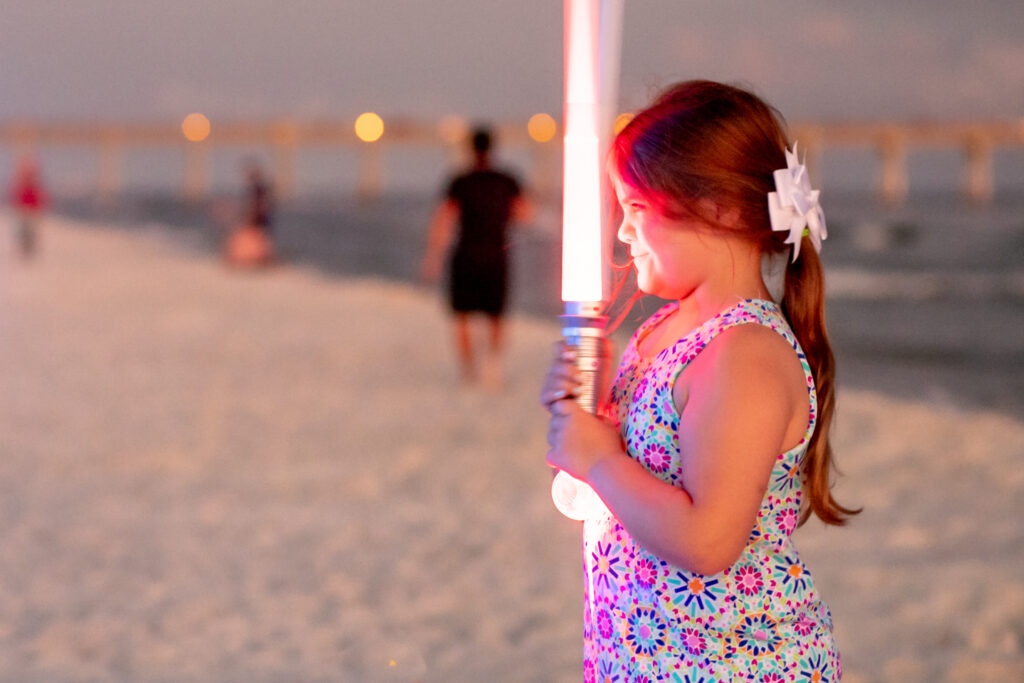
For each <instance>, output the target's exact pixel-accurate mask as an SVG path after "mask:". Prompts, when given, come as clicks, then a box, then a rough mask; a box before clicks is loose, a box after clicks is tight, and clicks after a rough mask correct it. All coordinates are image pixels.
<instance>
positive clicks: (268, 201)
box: [245, 160, 274, 236]
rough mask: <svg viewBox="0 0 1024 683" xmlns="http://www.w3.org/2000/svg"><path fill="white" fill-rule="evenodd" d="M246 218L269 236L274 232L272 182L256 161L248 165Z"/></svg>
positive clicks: (246, 173)
mask: <svg viewBox="0 0 1024 683" xmlns="http://www.w3.org/2000/svg"><path fill="white" fill-rule="evenodd" d="M245 175H246V200H247V203H246V216H247V219H248V222H249V224H250V225H254V226H256V227H258V228H259V229H261V230H262V231H263V232H265V233H266V234H267V235H268V236H269V235H270V234H271V232H272V224H271V219H272V218H273V209H274V205H273V199H274V198H273V193H272V188H271V186H270V181H268V180H267V177H266V175H265V174H264V173H263V168H262V167H261V166H260V165H259V163H258V162H256V161H252V160H251V161H249V162H248V164H247V165H246V171H245Z"/></svg>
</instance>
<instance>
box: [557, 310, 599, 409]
mask: <svg viewBox="0 0 1024 683" xmlns="http://www.w3.org/2000/svg"><path fill="white" fill-rule="evenodd" d="M603 308H604V304H603V303H602V302H600V301H567V302H566V303H565V315H562V316H560V318H559V319H560V320H561V322H562V338H563V339H564V340H565V345H566V346H567V347H568V348H569V349H571V350H572V351H574V352H575V354H576V357H575V366H576V370H577V372H578V373H579V376H580V386H579V388H578V389H577V390H576V402H577V403H579V404H580V406H581V407H582V408H583V409H584V410H586V411H587V412H589V413H593V414H597V412H598V410H599V409H600V407H601V399H602V397H601V396H600V393H601V391H602V388H603V387H602V379H603V376H604V368H605V364H606V363H607V360H608V355H609V354H608V339H607V338H606V337H605V334H604V330H605V325H607V323H608V317H607V316H605V315H602V314H601V311H602V310H603Z"/></svg>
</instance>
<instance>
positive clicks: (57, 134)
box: [0, 119, 1024, 205]
mask: <svg viewBox="0 0 1024 683" xmlns="http://www.w3.org/2000/svg"><path fill="white" fill-rule="evenodd" d="M466 125H467V124H465V123H464V122H461V121H459V120H451V119H449V120H442V121H441V122H428V121H420V120H413V119H390V120H388V121H387V122H386V128H385V132H384V135H383V136H382V137H381V138H380V139H378V140H375V141H373V142H364V141H363V140H360V139H359V137H358V136H357V135H356V132H355V130H354V128H353V122H351V121H341V120H335V121H319V122H300V121H293V120H278V121H266V122H217V123H215V124H214V125H213V127H212V130H211V132H210V133H209V135H208V136H205V137H204V138H203V139H202V140H199V141H190V140H188V139H186V137H185V135H184V134H183V132H182V128H181V126H180V125H179V124H175V123H155V124H150V123H76V122H51V123H45V122H8V123H3V124H0V147H6V148H7V149H8V150H10V151H11V152H13V153H14V154H15V155H17V154H20V153H22V152H25V151H32V150H39V149H42V148H49V147H79V148H82V147H85V148H91V149H94V150H95V151H96V158H97V162H96V187H95V191H96V192H97V194H99V195H100V196H108V197H109V196H115V195H117V194H118V193H119V192H120V191H121V190H122V188H123V186H124V174H123V166H124V155H125V153H126V152H127V151H128V150H130V149H138V148H180V149H181V150H182V152H183V159H184V161H183V164H182V166H183V168H182V181H181V189H182V193H183V194H184V195H185V196H186V197H189V198H199V197H202V196H205V194H206V193H207V192H208V191H209V165H210V164H209V156H210V151H211V149H213V148H214V147H218V148H220V147H231V146H237V147H242V146H248V147H254V146H255V147H264V148H267V149H270V150H271V151H272V159H273V165H274V179H275V184H276V187H277V189H278V192H279V194H280V195H281V196H283V197H287V196H289V195H291V194H292V193H294V192H295V191H296V189H297V188H296V164H297V159H298V158H299V155H300V154H301V153H302V150H303V149H311V148H317V149H324V148H337V149H338V150H339V153H341V154H350V155H354V156H355V158H356V159H357V160H358V161H357V164H358V173H357V178H358V179H357V183H356V185H357V186H356V187H355V188H354V189H355V191H356V193H357V194H358V195H359V196H360V197H363V198H366V199H372V198H374V197H377V196H379V195H380V194H381V192H383V191H384V189H385V169H386V165H387V152H388V149H391V148H395V147H398V146H403V145H405V146H425V147H436V148H439V149H444V150H445V152H446V154H448V155H457V154H458V153H459V151H460V150H461V146H462V144H463V140H462V138H463V136H464V132H465V130H466ZM495 128H496V131H497V133H498V135H499V137H500V139H501V141H502V145H503V146H505V147H507V148H524V147H525V148H528V149H529V152H530V154H529V158H530V160H531V161H530V166H531V167H530V169H529V177H528V181H529V182H530V184H531V186H532V187H534V188H536V189H537V190H538V191H540V192H549V193H550V192H554V191H557V188H558V185H559V181H560V165H561V151H562V150H561V144H560V141H561V136H560V134H556V135H555V136H554V137H551V138H550V139H547V140H544V141H538V140H536V139H534V138H531V136H530V134H529V133H528V130H527V125H526V122H525V121H523V122H518V121H506V122H503V123H499V124H497V125H496V126H495ZM791 130H792V133H793V138H794V139H796V140H799V142H800V148H801V149H802V150H804V152H805V153H806V154H807V163H808V166H809V168H810V170H811V174H812V176H813V175H814V174H815V169H816V167H819V166H820V162H821V158H822V156H823V155H824V154H825V153H826V152H827V151H828V150H833V149H837V148H858V147H860V148H863V147H867V148H870V149H873V150H875V153H876V156H877V170H876V178H875V179H874V184H875V190H876V192H877V196H878V198H879V200H880V201H881V202H884V203H885V204H889V205H899V204H900V203H902V202H903V201H904V200H905V199H906V197H907V194H908V192H909V190H910V183H911V178H910V177H909V173H908V170H907V156H908V153H910V152H911V151H913V150H915V149H919V148H946V149H956V150H960V151H961V153H962V155H963V176H962V181H961V187H962V191H963V195H964V197H965V199H967V200H968V201H971V202H974V203H978V204H985V203H987V202H990V201H991V200H992V197H993V194H994V186H995V178H994V171H993V155H994V153H995V151H996V150H998V149H1000V148H1006V147H1024V119H1022V120H1019V121H987V122H986V121H976V122H945V123H939V122H902V123H900V122H886V123H863V122H862V123H858V122H846V123H821V122H818V123H815V122H800V123H794V124H792V125H791ZM559 133H560V132H559Z"/></svg>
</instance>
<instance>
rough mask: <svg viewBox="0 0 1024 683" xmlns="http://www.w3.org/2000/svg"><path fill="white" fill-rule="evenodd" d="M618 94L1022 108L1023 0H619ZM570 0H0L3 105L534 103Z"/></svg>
mask: <svg viewBox="0 0 1024 683" xmlns="http://www.w3.org/2000/svg"><path fill="white" fill-rule="evenodd" d="M621 73H622V80H621V86H620V93H621V97H620V105H621V108H622V109H623V110H629V109H632V108H636V107H639V106H641V105H642V104H643V103H644V102H645V101H647V100H648V99H649V98H650V96H651V95H653V94H654V93H655V92H656V91H657V90H658V89H660V88H662V87H664V86H666V85H668V84H670V83H672V82H674V81H676V80H680V79H686V78H696V77H701V78H712V79H717V80H724V81H727V82H733V83H742V84H745V85H747V86H749V87H751V88H753V89H754V90H755V91H756V92H758V93H759V94H760V95H762V96H764V97H765V98H766V99H768V100H769V101H770V102H772V103H774V104H775V105H776V106H777V107H778V108H779V109H781V110H782V112H783V114H785V115H786V117H787V118H788V119H790V120H810V119H825V120H839V119H856V120H884V119H914V120H949V119H992V118H1001V119H1013V120H1017V119H1020V118H1021V117H1024V2H1019V1H1018V0H973V1H971V2H968V1H966V0H901V2H899V3H892V2H883V1H882V0H845V1H843V2H840V1H839V0H818V1H817V2H808V1H806V0H799V1H797V0H766V1H763V2H756V3H755V2H750V1H748V0H745V1H740V0H691V1H687V0H626V10H625V19H624V27H623V46H622V65H621ZM561 109H562V3H561V2H560V1H559V0H516V1H515V2H497V1H496V2H481V1H480V0H291V1H289V2H284V1H283V0H177V1H176V2H170V1H168V0H78V1H77V2H66V0H0V122H2V121H6V120H12V119H20V118H27V119H43V120H89V121H92V120H112V119H123V120H131V121H166V120H173V121H179V120H180V119H181V118H182V117H183V116H184V115H185V114H187V113H188V112H191V111H202V112H203V113H205V114H207V115H208V116H209V117H210V118H211V120H216V119H217V118H221V119H232V120H239V119H268V118H279V117H295V118H298V119H332V118H346V117H354V116H355V115H357V114H358V113H360V112H363V111H367V110H374V111H377V112H379V113H381V114H382V115H384V116H385V117H387V116H396V117H398V116H401V117H410V118H420V119H427V120H430V119H437V118H440V117H441V116H444V115H448V114H458V115H461V116H464V117H466V118H470V119H484V118H487V119H495V120H515V119H525V118H526V117H528V116H530V115H531V114H533V113H536V112H538V111H546V112H549V113H551V114H553V115H555V116H556V118H558V117H559V116H560V115H561Z"/></svg>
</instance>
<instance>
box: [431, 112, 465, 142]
mask: <svg viewBox="0 0 1024 683" xmlns="http://www.w3.org/2000/svg"><path fill="white" fill-rule="evenodd" d="M437 134H438V135H440V136H441V139H442V140H444V141H445V142H446V143H448V144H449V145H455V144H460V143H462V142H464V141H465V140H466V137H467V136H468V135H469V124H468V123H467V122H466V119H464V118H462V117H461V116H458V115H456V114H449V115H447V116H444V117H442V118H441V120H440V121H438V123H437Z"/></svg>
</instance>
